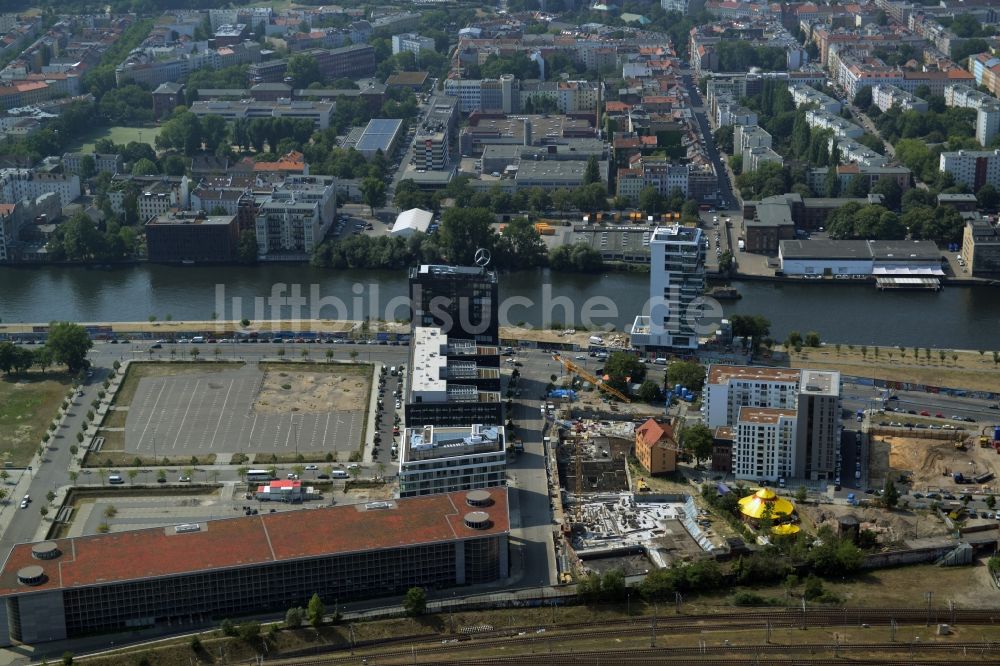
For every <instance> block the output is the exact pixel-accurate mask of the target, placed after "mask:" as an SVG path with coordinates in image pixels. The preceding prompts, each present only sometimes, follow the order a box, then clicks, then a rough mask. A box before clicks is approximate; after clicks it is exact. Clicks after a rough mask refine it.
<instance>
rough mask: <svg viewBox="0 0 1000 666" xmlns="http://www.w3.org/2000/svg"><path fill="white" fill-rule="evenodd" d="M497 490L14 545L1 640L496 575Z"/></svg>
mask: <svg viewBox="0 0 1000 666" xmlns="http://www.w3.org/2000/svg"><path fill="white" fill-rule="evenodd" d="M509 534H510V519H509V515H508V505H507V489H506V488H489V489H485V490H472V491H468V492H457V493H445V494H438V495H424V496H421V497H411V498H406V499H399V500H388V501H381V502H369V503H368V504H356V505H344V506H335V507H324V508H321V509H313V510H309V511H287V512H281V513H267V514H261V515H257V516H248V517H240V518H229V519H225V520H212V521H206V522H202V523H193V524H189V525H176V526H172V527H166V528H163V527H160V528H152V529H145V530H136V531H130V532H119V533H113V534H96V535H92V536H84V537H75V538H69V539H56V540H54V541H44V542H40V543H34V544H30V543H29V544H19V545H17V546H14V548H13V549H12V550H11V552H10V555H8V557H7V560H6V561H5V562H4V564H3V568H2V569H0V602H2V603H0V626H4V627H10V634H9V637H8V636H7V634H6V633H4V634H3V635H2V637H0V644H3V645H10V644H11V641H20V642H23V643H38V642H44V641H51V640H62V639H64V638H66V637H70V636H78V635H81V634H90V633H94V632H101V631H117V630H123V629H126V628H136V627H142V626H151V625H159V624H163V625H167V624H177V623H180V622H186V621H190V619H191V618H210V617H225V616H233V615H241V614H243V615H245V614H247V613H261V612H269V611H271V612H279V611H281V610H282V609H286V608H288V607H289V606H291V605H294V604H296V603H301V601H302V600H303V599H308V598H309V597H311V596H312V594H313V593H318V594H319V595H320V597H321V598H323V599H329V600H331V601H332V600H333V599H335V598H336V599H339V600H341V601H345V600H351V599H364V598H370V597H376V596H382V595H391V594H400V593H402V592H404V591H406V590H407V589H409V588H410V587H412V586H422V587H431V588H438V587H451V586H455V585H467V584H477V583H486V582H491V581H496V580H500V579H503V578H506V577H507V575H508V543H507V541H508V535H509Z"/></svg>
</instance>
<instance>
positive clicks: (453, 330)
mask: <svg viewBox="0 0 1000 666" xmlns="http://www.w3.org/2000/svg"><path fill="white" fill-rule="evenodd" d="M410 304H411V307H412V308H413V311H412V312H411V315H410V321H411V322H412V326H413V329H414V331H416V329H417V328H418V327H421V326H425V327H426V326H431V327H435V328H440V329H441V332H442V333H443V334H444V335H446V336H448V338H449V339H450V340H453V341H454V340H474V341H476V342H477V343H479V344H485V345H498V344H500V321H499V319H500V315H499V307H500V286H499V280H498V278H497V273H496V271H491V270H487V269H486V268H481V267H479V266H447V265H441V264H421V265H420V266H418V267H415V268H412V269H410ZM484 423H487V422H486V421H484Z"/></svg>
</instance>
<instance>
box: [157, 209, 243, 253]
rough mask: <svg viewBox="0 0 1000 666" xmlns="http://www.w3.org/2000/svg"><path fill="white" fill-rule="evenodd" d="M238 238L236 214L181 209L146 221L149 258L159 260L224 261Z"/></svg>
mask: <svg viewBox="0 0 1000 666" xmlns="http://www.w3.org/2000/svg"><path fill="white" fill-rule="evenodd" d="M239 241H240V230H239V224H238V222H237V219H236V215H205V214H204V213H202V212H200V211H198V212H190V211H182V212H169V213H164V214H162V215H157V216H156V217H154V218H153V219H151V220H150V221H149V222H147V223H146V245H147V254H148V256H149V260H150V261H152V262H159V263H178V264H179V263H227V262H230V261H234V260H235V259H236V254H237V249H238V247H239Z"/></svg>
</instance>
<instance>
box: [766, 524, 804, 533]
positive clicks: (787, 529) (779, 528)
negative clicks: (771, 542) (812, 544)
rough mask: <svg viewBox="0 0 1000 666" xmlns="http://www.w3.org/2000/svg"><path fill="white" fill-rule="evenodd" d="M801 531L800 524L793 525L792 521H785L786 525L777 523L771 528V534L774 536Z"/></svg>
mask: <svg viewBox="0 0 1000 666" xmlns="http://www.w3.org/2000/svg"><path fill="white" fill-rule="evenodd" d="M798 533H799V526H798V525H792V524H791V523H785V524H784V525H775V526H774V527H772V528H771V534H773V535H774V536H792V535H793V534H798Z"/></svg>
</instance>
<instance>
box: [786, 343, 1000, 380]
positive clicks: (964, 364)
mask: <svg viewBox="0 0 1000 666" xmlns="http://www.w3.org/2000/svg"><path fill="white" fill-rule="evenodd" d="M838 346H839V347H840V349H839V350H838V349H837V347H838ZM851 347H854V348H853V349H851ZM878 350H879V352H878V357H876V356H875V347H867V348H866V350H865V352H866V353H862V350H861V346H855V345H851V346H848V345H835V344H827V345H826V346H824V347H820V348H818V349H808V348H806V349H803V350H802V352H801V353H796V352H794V351H793V352H792V353H791V357H790V358H789V359H788V362H787V364H788V365H791V367H793V368H815V369H817V370H839V371H840V372H842V373H843V374H846V375H854V376H861V377H873V376H874V377H878V378H879V379H888V380H893V381H899V382H912V383H917V384H928V385H931V386H946V387H950V388H964V389H970V390H976V391H996V390H997V387H998V386H1000V364H997V363H994V362H993V355H992V352H989V351H987V352H984V353H983V354H980V353H979V352H978V351H952V350H938V349H930V355H929V356H928V354H927V349H925V348H922V347H921V348H919V349H917V350H916V351H917V356H916V357H914V351H915V350H914V349H913V348H912V347H910V348H906V349H905V356H903V355H902V353H901V352H900V350H899V348H898V347H879V348H878ZM941 351H944V352H945V355H944V359H942V358H941ZM778 356H780V357H782V358H783V357H784V354H783V353H779V354H778ZM953 356H954V357H957V358H953Z"/></svg>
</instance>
